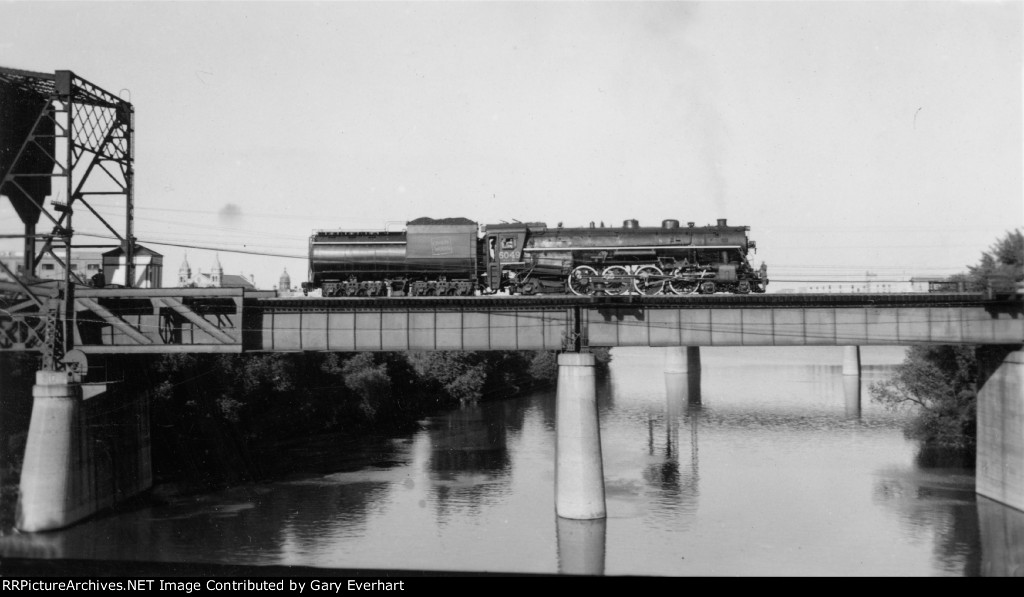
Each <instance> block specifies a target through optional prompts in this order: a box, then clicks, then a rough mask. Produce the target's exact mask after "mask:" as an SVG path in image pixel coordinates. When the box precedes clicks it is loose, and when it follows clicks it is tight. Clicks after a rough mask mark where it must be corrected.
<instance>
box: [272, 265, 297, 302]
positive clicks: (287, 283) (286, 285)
mask: <svg viewBox="0 0 1024 597" xmlns="http://www.w3.org/2000/svg"><path fill="white" fill-rule="evenodd" d="M275 290H277V295H278V296H291V295H292V293H293V290H292V277H291V276H289V275H288V268H287V267H286V268H284V271H283V272H281V277H280V278H278V280H277V287H276V288H275Z"/></svg>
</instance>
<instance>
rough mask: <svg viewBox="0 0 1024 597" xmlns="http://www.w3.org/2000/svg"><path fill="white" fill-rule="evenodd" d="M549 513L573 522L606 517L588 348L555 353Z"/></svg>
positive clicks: (602, 472) (602, 468)
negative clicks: (552, 476) (552, 488)
mask: <svg viewBox="0 0 1024 597" xmlns="http://www.w3.org/2000/svg"><path fill="white" fill-rule="evenodd" d="M555 513H556V514H557V515H558V516H561V517H564V518H572V519H577V520H588V519H595V518H605V516H606V510H605V496H604V463H603V460H602V458H601V430H600V424H599V422H598V415H597V385H596V382H595V379H594V355H593V354H591V353H588V352H571V353H570V352H567V353H562V354H560V355H558V388H557V390H556V393H555Z"/></svg>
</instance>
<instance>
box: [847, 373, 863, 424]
mask: <svg viewBox="0 0 1024 597" xmlns="http://www.w3.org/2000/svg"><path fill="white" fill-rule="evenodd" d="M860 395H861V389H860V376H859V375H844V376H843V397H844V398H845V399H846V416H847V417H849V418H851V419H859V418H860Z"/></svg>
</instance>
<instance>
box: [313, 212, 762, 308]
mask: <svg viewBox="0 0 1024 597" xmlns="http://www.w3.org/2000/svg"><path fill="white" fill-rule="evenodd" d="M749 229H750V227H749V226H729V225H728V224H727V223H726V220H725V219H719V220H718V223H717V224H716V225H708V226H695V225H694V223H693V222H689V223H687V225H686V226H685V227H682V226H680V225H679V221H678V220H664V221H663V222H662V223H661V226H648V227H643V226H640V224H639V223H638V222H637V221H636V220H626V221H625V222H623V224H622V226H621V227H607V228H606V227H605V226H604V223H603V222H602V223H601V224H600V226H596V225H595V224H594V223H593V222H591V223H590V225H589V226H586V227H579V228H564V227H562V224H561V223H559V224H558V225H557V226H555V227H549V226H547V225H546V224H544V223H541V222H529V223H522V222H515V223H512V224H508V223H502V224H488V225H478V224H477V223H476V222H474V221H472V220H468V219H466V218H445V219H432V218H419V219H416V220H412V221H410V222H408V223H407V224H406V229H405V230H403V231H387V230H385V231H372V232H365V231H344V230H334V231H329V230H321V231H317V232H315V233H314V234H313V235H312V236H311V237H310V239H309V281H308V282H304V283H303V284H302V290H303V293H304V294H308V293H309V292H311V291H313V290H316V289H319V290H320V291H321V294H322V296H328V297H334V296H475V295H481V294H482V295H487V294H498V293H501V294H520V295H538V294H547V295H551V294H570V293H571V294H576V295H594V294H602V295H623V294H633V293H635V294H640V295H646V296H653V295H659V294H677V295H687V294H714V293H717V292H726V293H737V294H747V293H751V292H754V293H760V292H764V291H765V287H766V286H767V285H768V272H767V268H766V267H765V265H764V264H762V265H761V266H760V268H758V269H754V268H753V267H752V266H751V264H750V262H749V261H748V260H747V255H748V252H750V251H755V252H756V243H755V241H753V240H750V239H749V238H748V237H747V231H748V230H749Z"/></svg>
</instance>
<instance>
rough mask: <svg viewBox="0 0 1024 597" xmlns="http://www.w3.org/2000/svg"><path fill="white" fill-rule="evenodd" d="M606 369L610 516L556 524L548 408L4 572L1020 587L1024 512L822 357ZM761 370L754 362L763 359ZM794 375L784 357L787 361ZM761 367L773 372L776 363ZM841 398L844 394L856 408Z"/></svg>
mask: <svg viewBox="0 0 1024 597" xmlns="http://www.w3.org/2000/svg"><path fill="white" fill-rule="evenodd" d="M656 354H657V353H654V352H651V353H644V352H642V351H635V352H632V353H631V352H628V351H623V352H622V353H621V354H619V353H616V354H615V355H614V360H613V363H612V365H613V366H612V370H611V371H610V375H609V376H608V377H607V378H605V379H603V380H599V382H601V383H600V385H599V386H598V400H599V405H601V425H602V429H601V433H602V450H603V453H604V469H605V482H606V487H608V489H609V491H608V496H609V497H608V500H609V503H608V518H607V519H598V520H568V519H561V518H558V517H556V516H554V492H553V483H554V479H553V477H554V449H555V448H554V424H555V416H554V413H555V407H554V403H555V400H554V392H552V391H545V392H538V393H535V394H532V395H530V396H527V397H524V398H522V399H516V400H506V401H501V402H494V403H485V404H481V405H478V406H466V407H464V408H462V409H459V410H455V411H452V412H449V413H443V414H440V415H438V416H436V417H430V418H428V419H426V420H424V421H421V422H420V423H419V425H418V428H417V429H415V430H412V431H409V432H407V433H404V434H396V436H395V437H384V438H382V437H368V438H353V437H342V436H340V435H338V436H331V437H324V438H319V439H318V440H317V441H310V442H307V443H305V444H303V445H302V446H299V445H296V446H294V447H292V448H291V449H290V450H289V451H287V452H282V453H281V455H280V458H281V460H282V462H283V463H285V464H287V466H285V467H283V468H282V469H281V470H282V471H283V470H288V471H289V474H287V475H284V474H282V475H280V476H278V477H276V480H275V481H273V482H271V483H266V484H261V485H251V486H245V487H236V488H234V489H231V490H228V491H223V492H217V493H209V494H205V495H199V496H172V495H170V494H164V493H163V492H160V491H158V492H157V494H156V495H155V496H153V498H152V499H151V500H149V501H137V502H135V503H132V504H126V505H124V506H122V507H119V508H118V509H117V510H115V511H110V512H105V513H102V514H101V515H99V516H96V517H94V518H92V519H90V520H87V521H85V522H84V523H83V524H80V525H76V526H74V527H72V528H69V529H66V530H62V531H57V532H53V533H40V534H31V535H10V536H6V537H0V554H3V555H4V556H7V557H19V556H21V557H30V558H53V559H60V558H67V559H82V558H84V559H103V560H109V561H123V562H126V563H128V564H126V570H129V569H130V568H129V567H128V566H129V565H130V562H132V561H154V562H210V563H225V564H255V565H269V564H285V565H302V566H318V567H322V568H333V569H338V568H383V569H426V570H466V571H507V572H538V573H553V572H558V573H563V574H586V575H601V574H611V575H653V576H677V575H697V576H709V575H711V576H722V575H726V576H735V575H858V574H863V575H872V576H877V575H903V576H934V575H950V576H952V575H967V576H971V575H991V576H1013V575H1020V574H1021V573H1022V572H1021V571H1022V558H1024V555H1022V554H1024V545H1022V541H1024V513H1021V512H1019V511H1016V510H1013V509H1010V508H1007V507H1005V506H1002V505H1000V504H998V503H995V502H992V501H990V500H987V499H985V498H978V497H976V496H975V494H974V484H973V483H974V477H973V471H972V470H971V469H970V468H969V467H965V466H963V463H962V462H948V461H935V460H922V459H921V458H919V457H917V456H916V450H915V447H914V444H913V442H909V441H907V440H906V439H905V438H904V437H903V435H902V431H901V429H900V420H899V419H898V418H896V417H895V416H894V415H893V414H892V413H889V412H887V411H885V410H884V409H882V408H881V407H879V406H878V405H877V404H872V403H871V402H870V401H865V402H864V403H863V404H860V398H861V397H862V396H863V395H864V386H863V385H861V384H866V383H869V382H870V380H871V379H873V378H874V379H877V378H878V377H879V376H880V375H882V374H884V371H882V370H881V369H875V370H872V368H871V367H870V366H868V367H865V368H864V375H863V376H862V377H861V379H860V383H859V384H857V386H854V385H853V384H848V383H846V380H845V379H844V377H856V376H842V375H841V369H840V368H839V366H838V364H827V363H826V364H822V363H821V362H819V361H820V359H819V355H818V351H808V352H807V353H806V354H805V355H804V356H801V357H800V358H801V359H804V362H805V363H806V364H805V365H801V364H800V363H799V362H790V361H787V360H785V359H784V358H783V357H781V356H772V355H771V354H769V353H767V352H762V353H757V352H754V353H750V354H748V353H746V352H743V351H739V350H736V351H726V350H723V351H714V350H708V351H705V352H704V353H703V356H704V358H703V359H702V378H698V379H696V380H694V379H693V378H691V377H689V376H686V375H678V374H676V375H666V374H665V373H664V371H663V370H662V369H663V368H662V363H661V360H660V359H656V358H651V356H652V355H656ZM766 355H767V356H766ZM790 358H792V357H790ZM772 359H775V360H772ZM853 396H857V398H858V400H857V401H856V407H854V404H855V402H854V400H853V398H852V397H853Z"/></svg>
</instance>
